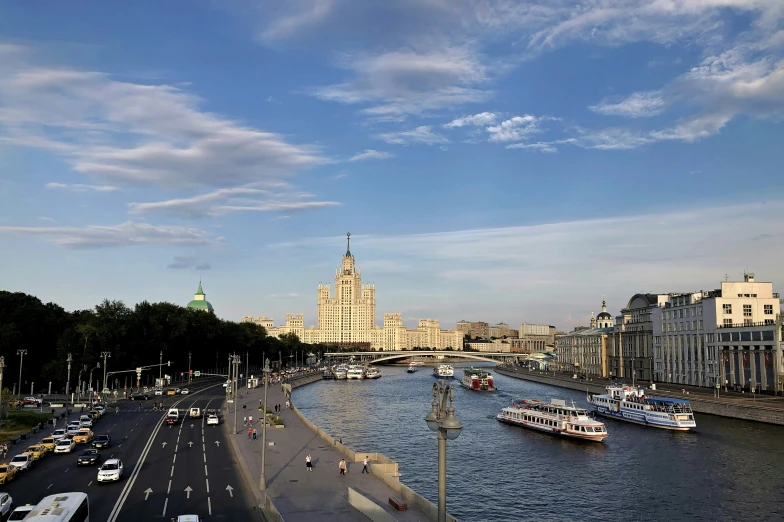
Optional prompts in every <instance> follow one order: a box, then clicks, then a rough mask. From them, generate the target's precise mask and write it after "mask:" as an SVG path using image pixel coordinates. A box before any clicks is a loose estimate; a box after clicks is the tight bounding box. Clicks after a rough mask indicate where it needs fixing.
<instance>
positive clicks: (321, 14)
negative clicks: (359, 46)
mask: <svg viewBox="0 0 784 522" xmlns="http://www.w3.org/2000/svg"><path fill="white" fill-rule="evenodd" d="M336 3H337V1H336V0H290V1H287V2H285V3H283V4H276V6H275V7H276V8H278V9H276V11H279V13H280V14H278V16H274V15H273V16H267V17H266V18H267V19H268V20H271V21H270V22H269V24H268V25H267V27H265V29H264V30H263V31H262V32H261V35H260V36H261V38H262V39H263V40H278V39H282V38H288V37H291V36H292V35H294V34H296V33H297V32H298V31H300V30H303V29H306V28H308V27H311V26H313V25H317V24H319V23H320V22H322V21H323V20H324V19H325V18H327V17H328V16H329V15H330V14H331V13H332V11H333V8H334V7H335V4H336ZM260 7H261V8H262V9H263V8H264V7H267V6H264V5H261V6H260ZM270 7H271V6H270ZM266 13H267V14H268V13H270V10H269V9H268V10H267V11H266Z"/></svg>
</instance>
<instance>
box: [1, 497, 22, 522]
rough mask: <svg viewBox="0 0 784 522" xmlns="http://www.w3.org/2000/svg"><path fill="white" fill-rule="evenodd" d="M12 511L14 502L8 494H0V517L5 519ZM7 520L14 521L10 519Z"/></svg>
mask: <svg viewBox="0 0 784 522" xmlns="http://www.w3.org/2000/svg"><path fill="white" fill-rule="evenodd" d="M12 509H14V500H13V499H12V498H11V495H9V494H8V493H0V516H3V517H7V516H8V514H9V513H10V512H11V510H12ZM9 520H14V519H12V518H10V519H9ZM16 520H21V519H16Z"/></svg>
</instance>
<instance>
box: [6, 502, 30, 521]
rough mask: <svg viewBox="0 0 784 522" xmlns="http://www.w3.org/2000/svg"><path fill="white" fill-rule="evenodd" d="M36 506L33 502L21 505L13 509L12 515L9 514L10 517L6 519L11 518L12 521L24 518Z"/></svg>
mask: <svg viewBox="0 0 784 522" xmlns="http://www.w3.org/2000/svg"><path fill="white" fill-rule="evenodd" d="M34 508H35V506H34V505H32V504H25V505H24V506H19V507H18V508H16V509H15V510H13V511H12V512H11V514H10V515H8V518H7V519H6V520H11V521H14V520H24V517H26V516H27V514H28V513H29V512H31V511H32V510H33V509H34Z"/></svg>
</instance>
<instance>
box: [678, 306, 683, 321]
mask: <svg viewBox="0 0 784 522" xmlns="http://www.w3.org/2000/svg"><path fill="white" fill-rule="evenodd" d="M678 315H679V317H680V318H681V319H683V308H681V309H680V310H678Z"/></svg>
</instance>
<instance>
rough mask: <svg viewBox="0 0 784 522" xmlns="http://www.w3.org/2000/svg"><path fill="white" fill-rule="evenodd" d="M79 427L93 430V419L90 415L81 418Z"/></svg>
mask: <svg viewBox="0 0 784 522" xmlns="http://www.w3.org/2000/svg"><path fill="white" fill-rule="evenodd" d="M79 427H80V428H92V427H93V419H92V417H90V416H89V415H82V416H81V417H79Z"/></svg>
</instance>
